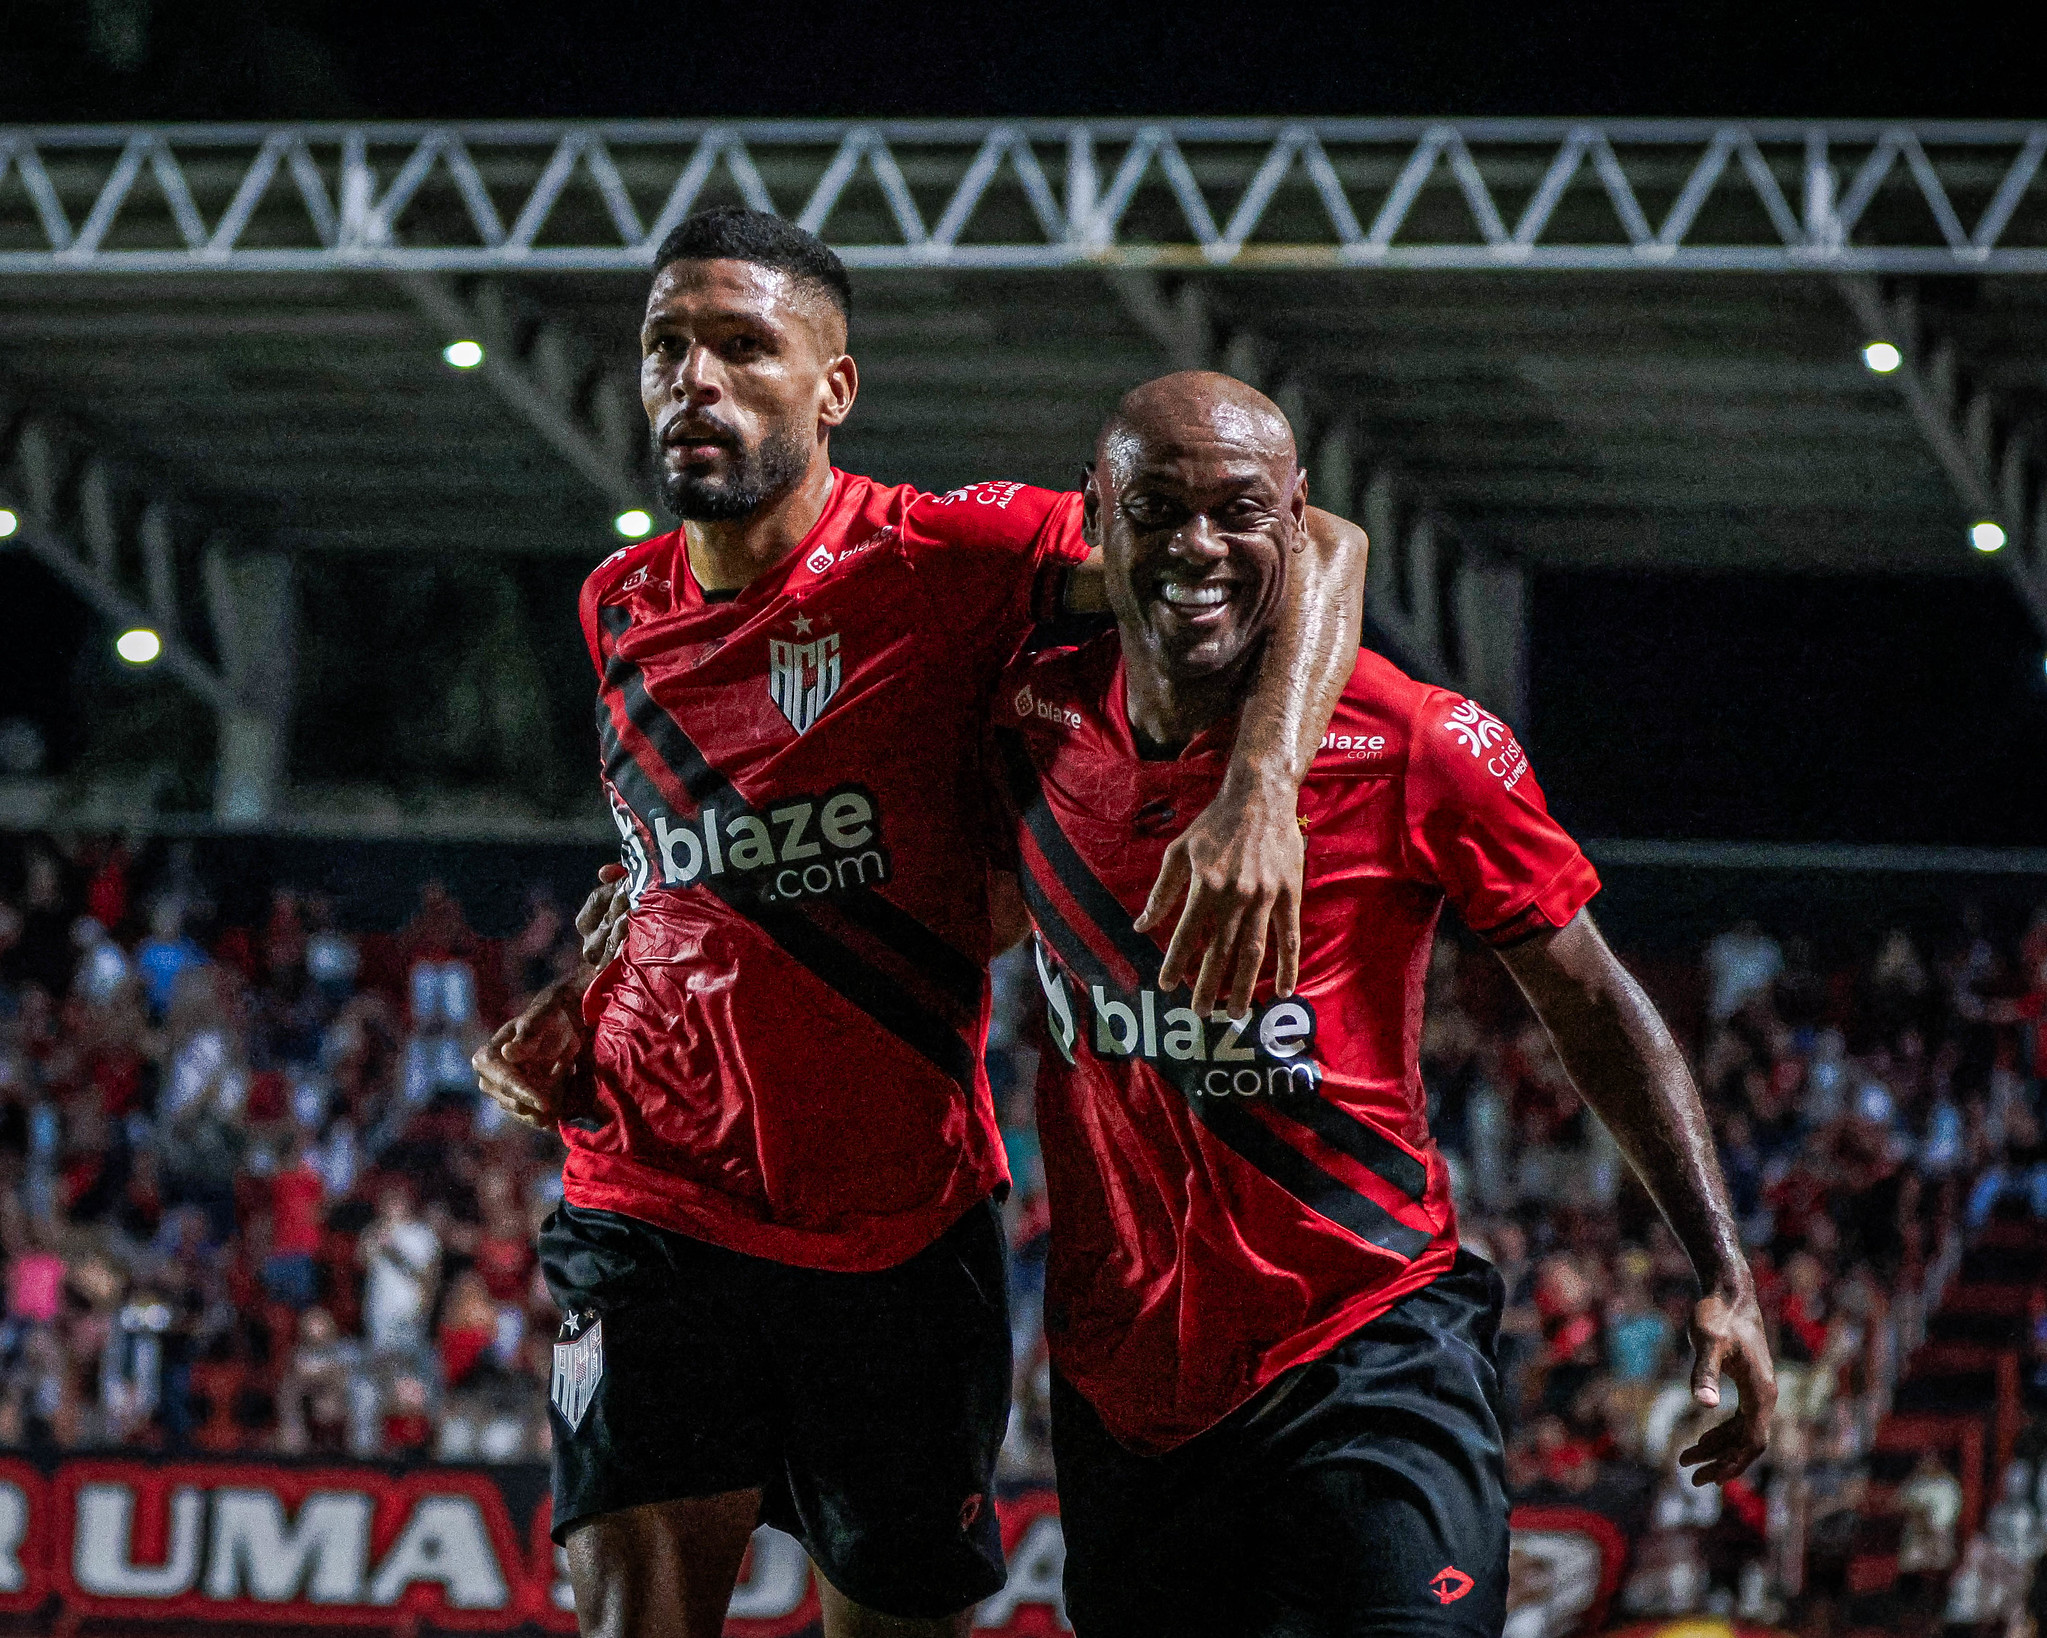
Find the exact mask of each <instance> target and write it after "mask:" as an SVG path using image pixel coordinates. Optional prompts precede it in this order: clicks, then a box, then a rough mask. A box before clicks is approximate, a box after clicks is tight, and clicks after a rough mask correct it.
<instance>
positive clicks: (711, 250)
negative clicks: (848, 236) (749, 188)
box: [654, 205, 853, 323]
mask: <svg viewBox="0 0 2047 1638" xmlns="http://www.w3.org/2000/svg"><path fill="white" fill-rule="evenodd" d="M711 261H734V262H752V263H753V264H754V265H755V266H756V267H772V268H775V269H776V270H778V271H780V272H783V273H788V274H791V275H793V276H794V277H796V278H798V279H801V280H802V281H803V282H804V283H805V284H808V285H810V286H812V287H813V288H815V289H816V290H817V291H818V292H819V293H820V294H822V295H823V296H824V297H825V299H826V300H828V301H829V302H830V303H831V304H832V305H833V306H834V307H836V308H837V309H838V310H839V316H840V317H841V318H843V319H845V320H846V321H847V322H848V323H850V322H851V321H852V318H853V281H852V280H851V279H849V278H847V277H846V264H845V263H844V262H842V261H840V260H839V258H838V255H837V253H836V252H834V251H833V249H832V247H831V246H830V245H828V244H826V243H825V242H824V240H822V239H820V238H819V237H818V236H817V235H816V234H814V233H806V232H804V231H803V229H802V228H800V227H798V226H797V225H796V224H795V223H794V222H785V221H784V220H783V219H782V218H781V217H779V216H774V215H771V214H769V213H768V212H767V211H764V210H748V209H747V208H746V207H745V206H743V205H719V206H718V207H716V208H715V209H713V210H700V211H698V212H697V213H696V214H695V215H694V216H685V217H684V218H683V219H682V221H681V222H680V223H678V224H677V225H676V227H675V228H674V229H673V230H672V231H671V232H670V233H669V235H668V237H667V238H665V239H663V240H662V241H661V248H660V249H659V250H657V251H655V252H654V272H655V275H656V276H657V277H658V276H659V275H660V272H661V270H662V269H663V268H664V267H666V266H668V264H669V263H670V262H711Z"/></svg>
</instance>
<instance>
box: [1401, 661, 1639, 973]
mask: <svg viewBox="0 0 2047 1638" xmlns="http://www.w3.org/2000/svg"><path fill="white" fill-rule="evenodd" d="M1406 787H1407V814H1406V819H1407V845H1408V848H1409V850H1410V852H1411V854H1412V855H1413V857H1414V860H1415V862H1416V863H1417V864H1418V865H1419V866H1420V868H1421V870H1422V872H1423V874H1425V875H1427V876H1429V877H1432V878H1433V879H1434V880H1435V881H1436V882H1437V883H1438V884H1439V885H1440V886H1441V887H1442V889H1443V891H1444V893H1445V894H1446V895H1448V897H1449V899H1450V901H1451V903H1453V904H1454V905H1456V906H1457V909H1458V912H1459V914H1461V915H1462V916H1463V917H1464V920H1465V923H1466V925H1467V926H1469V927H1470V928H1471V930H1472V931H1473V932H1474V933H1477V934H1478V935H1479V937H1481V938H1483V939H1485V940H1486V941H1487V942H1488V943H1490V944H1509V943H1512V942H1513V941H1514V940H1516V939H1519V938H1524V937H1526V936H1527V935H1528V934H1530V933H1537V932H1541V931H1543V930H1544V929H1545V928H1553V927H1561V926H1563V925H1564V924H1565V923H1566V922H1567V921H1569V920H1570V919H1571V918H1572V917H1573V916H1575V915H1576V914H1577V913H1578V912H1579V911H1580V910H1581V909H1583V908H1584V907H1585V905H1586V903H1587V902H1588V901H1589V900H1590V899H1591V898H1592V896H1593V894H1595V893H1597V892H1598V891H1599V876H1598V873H1597V872H1596V871H1594V870H1593V868H1592V862H1591V861H1590V860H1589V859H1587V858H1586V857H1585V855H1584V853H1583V852H1582V851H1580V849H1579V847H1578V844H1577V843H1576V842H1574V841H1573V840H1572V839H1571V838H1570V836H1569V835H1568V834H1567V833H1566V832H1565V830H1564V828H1563V827H1562V826H1561V825H1559V824H1558V823H1557V822H1556V820H1555V819H1553V818H1551V817H1550V811H1549V805H1548V804H1547V803H1546V802H1545V801H1544V800H1543V795H1542V787H1541V786H1539V785H1538V784H1537V783H1536V782H1535V773H1534V770H1533V769H1532V768H1531V767H1530V766H1529V762H1528V755H1527V753H1526V752H1525V751H1523V750H1522V749H1521V745H1520V742H1519V741H1517V740H1516V739H1515V737H1514V731H1513V730H1512V729H1511V728H1509V727H1508V726H1507V725H1506V724H1505V723H1504V722H1502V721H1500V719H1499V718H1498V717H1496V716H1494V715H1493V714H1492V713H1491V712H1490V711H1487V710H1486V709H1484V707H1482V706H1480V705H1478V704H1477V703H1475V702H1474V701H1471V700H1467V699H1462V698H1460V697H1459V696H1457V695H1455V694H1451V693H1448V692H1446V691H1444V690H1440V689H1432V690H1431V691H1430V692H1429V694H1428V696H1427V697H1426V698H1425V699H1424V700H1423V702H1422V704H1421V706H1420V708H1419V709H1418V710H1417V711H1416V713H1415V718H1414V724H1413V737H1412V738H1411V740H1410V741H1409V750H1408V765H1407V781H1406Z"/></svg>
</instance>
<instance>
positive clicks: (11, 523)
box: [0, 506, 21, 540]
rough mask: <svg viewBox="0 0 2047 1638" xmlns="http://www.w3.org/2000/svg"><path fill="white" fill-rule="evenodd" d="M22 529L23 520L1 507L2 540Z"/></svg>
mask: <svg viewBox="0 0 2047 1638" xmlns="http://www.w3.org/2000/svg"><path fill="white" fill-rule="evenodd" d="M20 527H21V519H20V518H18V517H16V516H15V515H14V514H13V513H12V512H10V511H8V510H7V508H6V507H4V506H0V540H5V539H6V538H7V537H8V536H9V535H11V534H13V533H14V531H15V530H17V529H19V528H20Z"/></svg>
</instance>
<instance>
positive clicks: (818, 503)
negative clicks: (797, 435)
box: [682, 446, 832, 592]
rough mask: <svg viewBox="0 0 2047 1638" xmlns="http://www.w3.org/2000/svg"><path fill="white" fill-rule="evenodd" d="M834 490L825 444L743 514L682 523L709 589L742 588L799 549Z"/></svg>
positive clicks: (692, 567) (693, 562) (693, 568)
mask: <svg viewBox="0 0 2047 1638" xmlns="http://www.w3.org/2000/svg"><path fill="white" fill-rule="evenodd" d="M831 494H832V462H831V457H830V455H828V454H827V453H826V452H825V450H824V448H823V447H822V446H820V447H819V449H818V452H817V456H816V458H815V459H814V460H812V462H811V463H810V465H809V467H808V468H806V469H805V471H804V474H803V476H802V477H801V478H800V479H798V480H797V481H796V482H795V483H794V484H792V485H791V486H790V487H789V488H788V489H787V490H785V491H784V492H783V493H782V494H780V495H776V496H772V497H771V498H769V499H768V500H765V501H763V502H761V504H760V505H759V506H757V507H755V508H754V510H753V511H751V512H749V513H748V514H747V515H746V516H745V517H743V518H721V519H717V520H715V521H708V522H706V521H700V520H697V519H692V520H690V521H689V522H687V523H685V524H684V525H683V526H682V534H683V539H684V540H685V541H686V542H688V545H689V571H690V573H691V574H693V575H695V576H696V578H697V584H698V585H699V586H700V587H702V588H703V589H704V590H705V591H707V592H710V591H738V590H739V589H740V588H741V587H743V586H747V585H750V584H751V583H752V582H753V580H754V577H755V576H757V575H760V574H763V573H765V572H766V571H767V570H769V569H772V568H773V567H774V566H775V565H776V564H777V563H779V562H781V561H782V559H783V558H785V557H787V556H788V555H789V554H790V553H791V552H792V551H794V550H795V549H796V547H797V545H798V544H799V543H800V542H801V541H802V539H803V537H804V536H805V535H807V534H809V533H810V531H811V530H812V529H813V528H815V527H816V525H817V520H818V519H819V518H820V517H822V516H823V515H824V509H825V503H826V502H827V501H828V500H830V499H831Z"/></svg>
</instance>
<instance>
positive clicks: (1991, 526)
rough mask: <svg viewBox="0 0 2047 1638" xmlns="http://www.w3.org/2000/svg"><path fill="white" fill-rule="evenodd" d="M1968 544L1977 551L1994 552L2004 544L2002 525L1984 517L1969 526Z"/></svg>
mask: <svg viewBox="0 0 2047 1638" xmlns="http://www.w3.org/2000/svg"><path fill="white" fill-rule="evenodd" d="M1969 544H1970V545H1971V546H1973V547H1975V548H1976V550H1977V551H1979V552H1995V551H1998V550H2000V549H2001V548H2002V547H2003V545H2004V526H2003V525H2002V524H1997V523H1992V522H1991V521H1990V520H1989V519H1988V518H1985V519H1984V520H1983V521H1982V522H1981V523H1977V524H1972V525H1970V528H1969Z"/></svg>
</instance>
